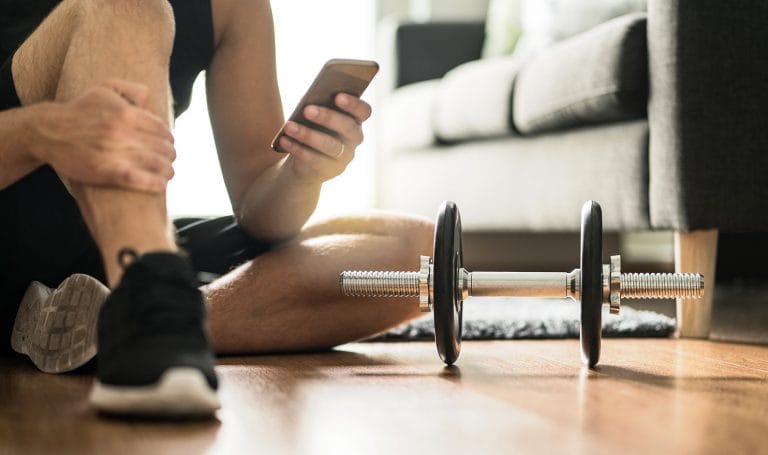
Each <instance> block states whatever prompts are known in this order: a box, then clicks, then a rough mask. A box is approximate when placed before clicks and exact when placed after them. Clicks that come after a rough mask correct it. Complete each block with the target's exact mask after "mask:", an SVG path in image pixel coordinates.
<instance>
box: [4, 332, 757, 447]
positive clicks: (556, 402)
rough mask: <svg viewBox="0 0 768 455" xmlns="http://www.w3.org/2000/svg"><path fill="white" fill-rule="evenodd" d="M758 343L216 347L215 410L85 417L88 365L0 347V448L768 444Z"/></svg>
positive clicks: (643, 341) (89, 379) (638, 341)
mask: <svg viewBox="0 0 768 455" xmlns="http://www.w3.org/2000/svg"><path fill="white" fill-rule="evenodd" d="M766 365H768V347H766V346H755V345H738V344H729V343H720V342H712V341H703V340H690V339H685V340H676V339H609V340H604V343H603V355H602V361H601V364H600V366H599V367H598V368H597V369H595V370H588V369H585V368H583V367H582V366H581V363H580V360H579V354H578V341H576V340H547V341H542V340H521V341H482V342H466V343H464V344H463V346H462V354H461V357H460V359H459V362H458V363H457V365H456V366H454V367H444V366H443V365H442V363H441V362H440V361H439V359H438V357H437V354H436V352H435V349H434V346H433V344H432V343H422V342H410V343H358V344H350V345H346V346H343V347H341V348H339V349H337V350H336V351H333V352H329V353H314V354H301V355H283V356H253V357H229V358H222V359H219V365H218V366H217V371H218V373H219V375H220V378H221V390H220V397H221V400H222V404H223V408H222V410H221V411H219V413H218V414H217V419H215V420H211V421H204V422H185V423H162V422H147V421H121V420H115V419H105V418H102V417H100V416H98V415H96V414H95V413H94V412H93V411H92V410H91V409H90V408H89V406H88V405H87V394H88V391H89V389H90V386H91V383H92V380H93V378H92V373H91V372H88V371H85V372H81V373H76V374H69V375H59V376H55V375H48V374H43V373H39V372H37V371H36V370H34V368H33V367H32V366H31V365H30V364H29V363H28V362H25V361H24V360H23V359H19V358H11V359H0V454H14V453H25V454H26V453H57V454H66V453H78V454H81V453H82V454H87V453H111V454H112V453H114V454H122V453H131V454H133V453H142V454H151V453H180V454H181V453H183V454H195V453H254V452H259V453H310V454H313V453H355V454H359V453H386V454H390V453H441V454H453V453H542V452H543V453H590V454H595V453H598V454H599V453H648V452H651V453H652V452H660V453H749V454H753V453H757V454H760V453H768V423H767V422H768V368H767V367H766Z"/></svg>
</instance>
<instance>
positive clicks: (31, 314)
mask: <svg viewBox="0 0 768 455" xmlns="http://www.w3.org/2000/svg"><path fill="white" fill-rule="evenodd" d="M108 295H109V289H108V288H107V287H106V286H104V285H103V284H101V283H100V282H99V281H98V280H96V279H95V278H93V277H90V276H88V275H82V274H75V275H72V276H70V277H69V278H67V279H66V280H64V281H62V283H61V284H60V285H59V287H58V288H56V289H50V288H48V287H47V286H45V285H43V284H42V283H38V282H37V281H33V282H32V284H31V285H30V286H29V288H27V292H26V293H25V294H24V298H23V299H22V300H21V305H20V306H19V311H18V313H17V314H16V322H15V323H14V325H13V332H12V334H11V346H12V347H13V349H14V350H15V351H16V352H18V353H20V354H26V355H28V356H29V358H30V359H32V362H33V363H34V364H35V366H37V368H39V369H40V370H41V371H44V372H46V373H64V372H67V371H72V370H74V369H76V368H78V367H80V366H82V365H84V364H85V363H87V362H88V361H89V360H91V359H92V358H93V357H94V356H95V355H96V337H97V332H96V326H97V323H98V318H99V310H100V309H101V306H102V305H103V304H104V301H105V300H106V298H107V296H108Z"/></svg>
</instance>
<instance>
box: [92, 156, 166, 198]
mask: <svg viewBox="0 0 768 455" xmlns="http://www.w3.org/2000/svg"><path fill="white" fill-rule="evenodd" d="M108 175H109V180H108V181H107V182H106V183H107V184H108V185H113V186H119V187H122V188H126V189H131V190H136V191H144V192H149V193H162V192H164V191H165V189H166V187H167V186H168V180H167V179H165V178H162V177H159V176H158V175H157V174H155V173H152V172H148V171H145V170H142V169H140V168H139V167H136V166H134V165H132V164H131V163H129V162H120V163H116V165H115V166H113V168H112V169H111V170H110V172H109V173H108Z"/></svg>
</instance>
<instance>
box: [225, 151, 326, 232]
mask: <svg viewBox="0 0 768 455" xmlns="http://www.w3.org/2000/svg"><path fill="white" fill-rule="evenodd" d="M290 160H291V158H290V157H286V159H284V160H282V161H280V162H278V163H277V164H275V165H274V166H272V167H270V168H269V169H267V170H266V171H265V172H264V173H263V174H262V175H261V176H259V178H258V179H257V180H256V181H254V182H253V183H252V184H251V186H250V187H249V188H248V190H247V191H246V193H245V195H244V197H243V199H242V200H241V202H240V204H238V207H236V213H235V216H236V217H237V220H238V223H240V225H241V226H242V227H243V229H245V230H246V231H247V232H248V233H249V234H251V235H252V236H254V237H256V238H259V239H264V240H270V241H283V240H287V239H290V238H291V237H293V236H295V235H296V234H298V233H299V231H300V230H301V228H302V226H304V224H305V223H306V222H307V220H308V219H309V217H310V216H311V215H312V213H313V212H314V211H315V208H316V207H317V201H318V199H319V197H320V189H321V188H322V182H301V181H299V180H297V179H296V178H295V176H294V175H293V171H292V169H291V163H290Z"/></svg>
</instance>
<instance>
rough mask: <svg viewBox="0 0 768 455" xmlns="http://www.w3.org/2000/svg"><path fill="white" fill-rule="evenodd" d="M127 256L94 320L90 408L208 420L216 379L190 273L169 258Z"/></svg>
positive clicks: (178, 260) (198, 297)
mask: <svg viewBox="0 0 768 455" xmlns="http://www.w3.org/2000/svg"><path fill="white" fill-rule="evenodd" d="M122 254H124V253H123V252H121V255H122ZM134 258H135V260H134V262H132V263H131V264H130V265H128V266H127V267H126V269H125V273H124V274H123V278H122V281H121V282H120V284H119V285H118V286H117V287H116V288H115V289H114V290H113V291H112V293H111V294H110V296H109V297H108V298H107V301H106V302H105V303H104V306H103V308H102V310H101V314H100V315H99V327H98V329H99V330H98V331H99V334H98V348H99V355H98V358H97V375H98V378H97V380H96V382H95V384H94V386H93V390H92V391H91V403H92V404H93V405H94V406H95V407H96V409H98V410H99V411H102V412H104V413H108V414H119V415H137V416H148V417H205V416H210V415H212V414H213V412H214V411H215V410H216V409H218V408H219V407H220V404H219V399H218V397H217V395H216V389H217V388H218V381H217V379H216V373H215V371H214V363H215V362H214V356H213V353H212V352H211V347H210V343H209V341H208V334H207V330H206V328H205V324H206V321H205V303H204V299H203V295H202V293H201V292H200V290H199V289H198V288H197V280H196V279H195V274H194V272H193V271H192V268H191V266H190V265H189V262H188V261H187V260H186V259H185V258H183V257H181V256H179V255H177V254H171V253H148V254H144V255H142V256H141V257H138V258H136V257H135V255H134Z"/></svg>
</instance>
